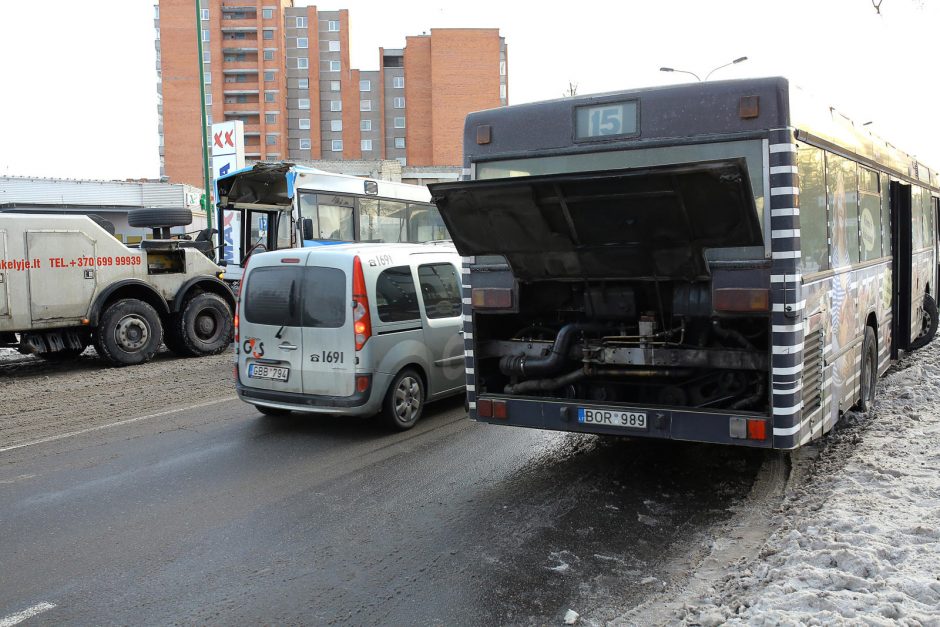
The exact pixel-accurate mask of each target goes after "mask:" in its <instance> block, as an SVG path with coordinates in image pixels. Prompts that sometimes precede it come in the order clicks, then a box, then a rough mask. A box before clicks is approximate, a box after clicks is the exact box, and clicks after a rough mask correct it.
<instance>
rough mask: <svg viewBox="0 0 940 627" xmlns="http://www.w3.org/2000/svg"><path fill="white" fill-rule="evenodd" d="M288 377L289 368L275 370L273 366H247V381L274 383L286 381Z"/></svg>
mask: <svg viewBox="0 0 940 627" xmlns="http://www.w3.org/2000/svg"><path fill="white" fill-rule="evenodd" d="M288 376H290V368H277V367H275V366H262V365H259V364H248V378H249V379H274V380H275V381H287V377H288Z"/></svg>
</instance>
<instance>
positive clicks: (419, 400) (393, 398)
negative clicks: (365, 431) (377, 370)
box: [383, 368, 426, 431]
mask: <svg viewBox="0 0 940 627" xmlns="http://www.w3.org/2000/svg"><path fill="white" fill-rule="evenodd" d="M425 397H426V394H425V393H424V381H423V380H422V379H421V375H419V374H418V373H417V372H415V371H414V370H412V369H411V368H405V369H404V370H402V371H401V372H399V373H398V374H397V375H396V376H395V379H394V380H393V381H392V384H391V385H390V386H388V392H386V393H385V402H384V407H383V410H384V411H383V415H384V417H385V422H386V423H387V424H388V425H389V426H391V427H392V428H394V429H396V430H398V431H407V430H408V429H410V428H412V427H413V426H415V423H416V422H418V419H419V418H421V414H422V413H423V412H424V403H425Z"/></svg>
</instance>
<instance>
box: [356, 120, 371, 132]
mask: <svg viewBox="0 0 940 627" xmlns="http://www.w3.org/2000/svg"><path fill="white" fill-rule="evenodd" d="M359 130H360V131H371V130H372V120H359Z"/></svg>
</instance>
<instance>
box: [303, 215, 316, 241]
mask: <svg viewBox="0 0 940 627" xmlns="http://www.w3.org/2000/svg"><path fill="white" fill-rule="evenodd" d="M301 224H302V225H303V232H304V239H314V237H313V218H303V219H302V220H301Z"/></svg>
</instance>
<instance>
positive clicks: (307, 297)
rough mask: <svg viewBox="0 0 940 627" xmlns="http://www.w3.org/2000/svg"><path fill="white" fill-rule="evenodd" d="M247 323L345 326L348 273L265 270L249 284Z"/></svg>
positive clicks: (308, 269)
mask: <svg viewBox="0 0 940 627" xmlns="http://www.w3.org/2000/svg"><path fill="white" fill-rule="evenodd" d="M246 285H247V290H246V292H245V298H244V306H245V314H244V315H245V321H246V322H251V323H253V324H267V325H272V326H290V327H296V326H305V327H325V328H336V327H341V326H343V325H344V324H345V322H346V309H347V308H346V306H345V305H346V302H347V300H348V299H347V297H346V273H345V272H343V271H342V270H339V269H336V268H321V267H316V266H312V267H292V268H282V267H276V266H273V267H262V268H257V269H255V270H254V271H252V272H251V275H250V276H249V277H248V281H247V283H246Z"/></svg>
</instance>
